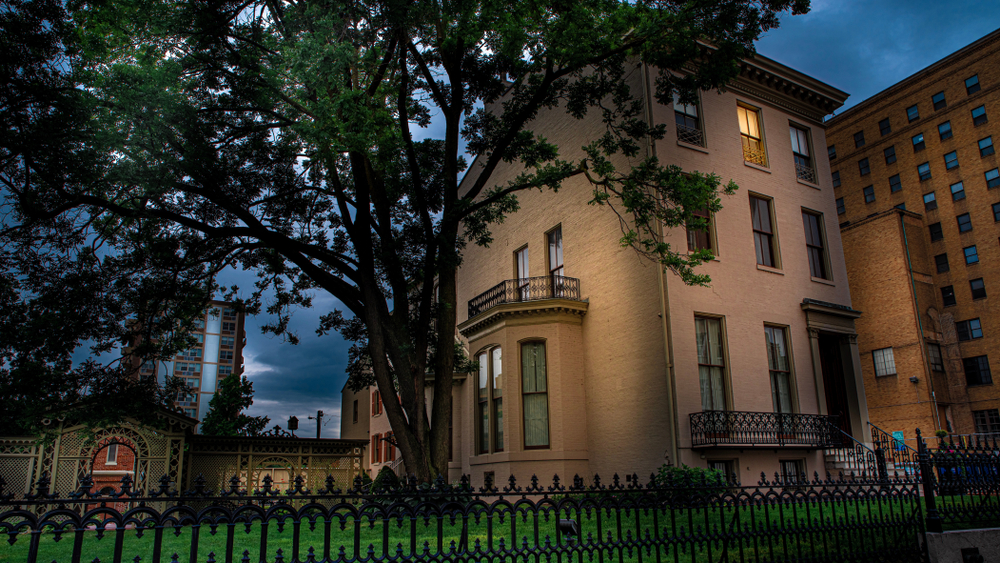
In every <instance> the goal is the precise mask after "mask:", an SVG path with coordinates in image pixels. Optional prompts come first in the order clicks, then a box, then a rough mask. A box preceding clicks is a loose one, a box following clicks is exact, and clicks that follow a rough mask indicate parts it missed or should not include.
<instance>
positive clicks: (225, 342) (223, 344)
mask: <svg viewBox="0 0 1000 563" xmlns="http://www.w3.org/2000/svg"><path fill="white" fill-rule="evenodd" d="M234 346H236V339H235V338H233V337H232V336H223V337H221V338H219V347H220V348H233V347H234Z"/></svg>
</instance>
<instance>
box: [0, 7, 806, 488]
mask: <svg viewBox="0 0 1000 563" xmlns="http://www.w3.org/2000/svg"><path fill="white" fill-rule="evenodd" d="M48 5H49V6H50V7H52V6H56V7H59V6H62V4H59V3H57V2H49V3H48ZM16 9H17V10H32V9H33V5H31V4H19V3H17V4H16ZM807 9H808V0H758V1H746V0H689V1H679V0H658V1H656V0H654V1H647V0H640V1H615V0H574V1H572V2H547V3H537V2H507V1H504V2H493V1H488V0H482V1H475V2H474V1H458V2H406V1H397V0H386V1H380V0H353V1H352V0H347V1H341V2H331V1H328V0H262V1H252V0H251V1H244V0H194V1H185V2H177V1H173V0H144V1H142V2H112V1H105V2H101V1H98V2H92V3H82V2H70V3H68V4H67V12H68V17H67V19H66V20H65V21H62V22H59V26H65V27H66V28H67V29H69V30H70V34H69V35H68V36H67V37H70V38H71V39H72V42H71V44H72V49H65V50H63V51H62V52H60V57H62V59H61V60H62V62H61V63H60V65H59V66H58V67H57V68H55V69H51V72H52V73H54V74H55V75H58V80H56V82H58V84H57V86H58V88H56V90H55V93H54V94H53V93H51V92H50V93H47V94H46V95H52V96H53V97H54V99H55V101H54V102H52V103H50V104H49V105H45V104H46V102H45V101H43V102H40V109H38V108H36V109H34V110H33V111H31V112H27V113H24V112H22V113H20V114H18V117H19V121H18V120H15V122H13V125H10V124H5V125H7V127H8V128H11V129H13V130H14V131H15V133H16V135H17V138H18V139H21V140H22V141H23V143H19V142H4V143H3V145H2V150H3V152H2V154H0V158H2V161H0V166H3V168H2V170H0V178H2V181H3V182H4V189H5V195H7V196H8V199H7V202H6V204H7V205H8V206H10V207H9V209H11V210H13V212H12V213H10V214H8V215H7V216H6V218H5V222H6V224H5V227H6V230H5V231H4V236H5V237H7V238H8V239H9V240H10V241H11V244H13V243H17V244H20V245H21V246H23V247H25V248H31V249H38V248H40V246H39V244H40V242H42V241H45V240H47V239H48V238H51V237H68V236H69V233H73V234H74V236H75V237H76V238H74V239H73V240H70V241H69V242H68V243H67V244H68V248H69V249H71V250H72V249H76V250H79V251H81V252H82V253H84V254H85V253H86V249H87V248H89V247H90V246H93V245H94V244H96V243H95V241H99V244H101V245H104V248H107V249H109V250H108V251H107V252H104V253H99V254H95V253H93V252H91V253H90V255H91V256H93V257H94V259H95V260H97V261H98V263H99V264H102V265H103V264H105V263H109V261H113V262H111V263H110V266H109V268H108V271H109V274H108V275H109V276H111V277H112V278H114V272H115V271H116V270H120V271H121V272H122V274H123V275H128V274H130V273H131V271H130V270H129V267H132V268H133V270H135V271H139V270H141V273H142V275H143V276H159V278H158V279H171V280H172V282H173V283H174V284H175V285H176V286H177V288H178V290H179V289H180V288H189V287H192V288H193V287H202V286H199V284H201V283H202V282H203V280H204V278H205V277H206V276H208V277H211V275H213V274H214V273H215V272H217V271H219V269H220V268H222V267H224V266H226V265H235V266H238V267H243V268H246V269H249V270H252V271H254V272H256V273H257V275H258V276H259V281H258V283H257V285H256V287H255V288H254V289H253V291H252V292H250V293H249V294H247V295H245V296H244V297H245V301H244V302H243V305H244V306H245V308H246V309H247V310H248V311H249V312H251V313H254V312H257V311H259V310H260V309H261V308H262V303H263V296H264V295H273V296H274V297H273V298H272V300H271V301H270V302H269V305H268V309H269V312H271V313H272V314H275V315H276V318H277V321H276V322H275V323H274V324H272V325H270V326H268V327H266V328H267V329H268V330H271V331H273V332H275V333H279V334H286V335H288V336H289V337H290V338H291V339H293V340H294V338H295V337H294V335H292V334H289V333H288V331H287V326H288V325H287V322H288V318H289V317H288V315H289V314H290V313H291V311H292V310H293V309H294V308H296V307H301V306H310V305H311V303H310V295H312V294H313V293H314V292H316V291H322V292H327V293H329V294H331V295H333V296H334V297H336V299H337V300H338V301H339V302H340V303H341V304H342V310H334V311H330V312H329V313H328V314H326V315H325V316H324V317H323V320H322V322H321V326H319V327H318V331H319V332H321V333H322V332H327V331H330V330H339V331H341V332H342V333H343V334H344V335H345V336H346V337H348V338H349V339H351V340H353V341H355V342H356V343H357V347H356V348H355V350H354V352H353V358H354V359H356V360H357V361H356V362H355V366H356V375H357V377H355V378H354V379H355V381H354V384H355V385H360V384H363V383H364V381H363V380H364V374H367V377H369V378H370V380H371V381H373V382H374V383H375V384H376V385H377V386H378V388H379V390H380V391H381V394H382V397H384V398H385V399H386V400H385V410H386V413H387V415H388V417H389V421H390V423H391V425H392V427H393V430H394V432H395V436H396V439H397V442H398V444H399V448H400V449H401V451H402V454H403V458H404V460H405V462H406V466H407V468H408V469H409V470H410V471H412V472H413V473H415V474H416V476H417V477H418V478H419V479H422V480H428V479H431V478H432V477H433V476H435V475H436V474H438V473H444V472H445V470H446V467H447V457H448V436H447V432H448V421H449V420H450V419H451V416H452V404H451V389H450V388H451V385H452V374H453V373H454V372H455V369H456V362H461V361H462V359H461V355H460V354H458V353H456V350H455V345H454V342H455V326H456V311H457V309H456V291H455V279H456V272H457V270H458V268H459V266H460V260H461V253H462V249H463V248H464V246H465V245H466V244H467V243H470V244H489V242H490V234H489V228H490V224H492V223H495V222H497V221H500V220H502V219H503V217H504V216H505V215H507V214H510V213H514V212H516V210H517V208H518V203H517V194H518V192H520V191H523V190H529V189H545V190H556V189H558V188H559V187H560V185H561V184H562V183H563V182H564V181H566V180H567V179H568V178H571V177H574V176H581V177H585V178H586V179H587V180H588V181H589V182H591V184H592V186H593V200H594V202H595V203H597V204H602V205H606V206H609V207H612V208H613V209H614V211H615V212H617V213H618V214H619V215H620V216H621V217H622V218H623V220H624V222H623V225H624V227H623V229H624V231H625V233H624V236H623V237H622V242H623V244H625V245H631V246H632V247H634V248H635V249H636V250H638V251H639V252H641V253H643V254H645V255H646V256H648V257H650V258H651V259H653V260H656V261H658V262H659V263H660V265H661V266H662V267H664V268H667V269H669V270H671V271H673V272H675V273H676V274H678V275H679V276H680V277H681V278H682V279H683V280H684V281H685V282H686V283H706V282H707V281H708V280H707V278H706V277H704V276H703V275H700V274H698V273H696V271H695V267H696V266H698V265H699V264H700V263H701V262H702V261H703V260H704V259H706V258H707V257H708V256H709V255H708V253H706V252H696V253H693V254H687V253H686V249H681V251H678V249H675V248H672V247H671V246H670V245H668V244H666V243H665V242H664V241H663V240H662V239H661V238H660V237H659V236H658V235H657V233H658V232H660V228H661V226H665V227H667V228H669V227H676V226H680V225H684V224H685V223H688V222H690V221H694V222H696V223H697V222H698V221H699V220H698V219H696V218H694V217H693V214H692V212H693V211H697V210H700V209H704V208H706V207H707V208H709V209H712V210H718V209H719V208H720V200H719V198H718V193H719V192H720V191H722V190H731V189H734V186H732V185H731V184H730V185H729V186H725V187H724V186H722V185H721V183H720V180H719V178H718V177H716V176H714V175H711V174H708V175H704V174H697V173H691V174H685V173H682V171H681V170H680V169H678V168H677V167H674V166H669V165H664V164H663V163H660V162H658V161H657V160H656V159H655V158H654V157H648V156H645V153H644V152H643V151H641V150H640V149H641V148H642V146H643V143H646V142H648V141H649V140H650V139H656V138H659V137H661V136H662V135H663V132H664V126H663V125H662V124H656V123H648V122H647V121H646V119H645V109H644V107H643V104H642V101H641V98H640V96H639V93H637V92H634V91H632V90H630V89H629V88H628V87H627V86H626V84H625V81H624V80H623V77H624V76H625V74H626V72H627V70H628V68H630V67H634V65H635V64H636V63H639V62H641V63H644V64H647V65H650V67H651V68H653V69H655V72H657V74H656V78H655V98H656V99H657V100H658V101H660V102H662V103H670V102H671V96H672V92H673V91H675V90H676V91H679V92H681V93H682V96H684V98H685V99H691V96H692V93H693V92H694V91H695V90H697V89H714V88H720V87H723V86H724V85H725V83H726V82H727V81H728V80H731V79H732V78H734V77H735V76H736V75H737V74H738V72H739V63H740V60H741V59H743V58H745V57H750V56H752V55H753V52H754V50H753V44H754V41H755V40H756V39H757V38H758V37H759V35H760V34H761V33H762V32H763V31H765V30H767V29H769V28H772V27H774V26H776V25H777V24H778V14H779V13H780V12H782V11H785V10H792V11H793V12H803V11H805V10H807ZM64 43H65V42H64ZM65 44H67V45H68V44H70V43H65ZM51 58H52V57H48V58H46V57H42V63H46V61H48V60H51ZM36 62H37V61H36ZM37 66H39V65H37V64H36V67H37ZM43 66H44V65H43ZM43 97H44V96H43ZM66 100H69V101H71V103H67V102H66ZM60 104H61V105H60ZM52 108H56V110H58V111H56V110H54V109H52ZM487 108H488V110H487ZM546 111H559V112H564V113H565V114H566V115H565V119H584V118H588V114H589V115H590V116H591V117H590V118H591V119H600V120H601V121H602V122H603V125H604V127H605V131H606V132H605V133H604V134H603V135H601V136H599V137H598V138H593V139H583V140H582V142H581V145H582V146H583V147H584V149H585V150H584V154H585V155H586V156H585V157H584V158H581V159H575V160H569V159H566V158H562V157H561V156H560V150H559V147H557V146H554V145H553V144H551V143H549V142H548V141H547V140H546V139H545V137H544V136H543V135H541V134H540V133H537V132H534V131H532V130H531V129H530V128H529V124H530V123H531V121H532V120H533V119H534V118H535V117H536V116H538V115H539V113H540V112H546ZM53 115H60V117H59V121H60V122H61V123H62V125H61V126H60V125H58V124H56V123H52V116H53ZM428 125H430V126H431V128H430V129H428V130H427V131H420V128H422V127H427V126H428ZM430 131H440V132H441V133H440V135H437V136H433V135H429V134H428V133H429V132H430ZM463 145H464V147H465V148H463ZM466 150H467V151H468V152H469V153H473V154H477V155H479V158H478V159H477V161H476V164H475V165H476V166H479V167H481V170H479V171H477V172H478V174H477V175H476V176H475V178H476V179H475V181H470V182H467V183H466V184H465V185H463V190H462V191H461V192H460V191H459V181H460V177H461V176H462V174H463V172H464V171H465V169H466V166H467V161H466V159H465V157H464V153H465V152H466ZM622 162H627V163H628V164H627V165H624V166H623V165H622V164H621V163H622ZM612 163H616V164H612ZM508 165H514V166H520V167H522V168H523V172H522V173H521V174H520V175H519V176H518V177H517V178H516V179H515V180H513V181H511V182H509V183H502V184H501V183H498V182H496V181H495V180H492V178H493V177H494V174H493V173H494V172H495V171H496V170H497V168H498V167H500V166H508ZM5 244H6V243H5ZM143 279H144V278H143ZM435 287H437V288H438V289H437V293H438V298H437V300H435V296H434V293H435ZM268 292H270V293H268ZM460 369H466V368H465V367H461V368H460ZM429 374H433V375H429ZM431 377H433V382H431V379H430V378H431ZM427 384H431V385H433V388H434V396H435V397H436V399H435V401H434V404H433V408H432V410H431V411H430V416H427V414H426V413H427V410H426V405H425V404H424V393H423V389H424V387H425V385H427ZM397 391H398V396H399V400H396V399H395V397H396V396H397Z"/></svg>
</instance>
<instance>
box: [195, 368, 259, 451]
mask: <svg viewBox="0 0 1000 563" xmlns="http://www.w3.org/2000/svg"><path fill="white" fill-rule="evenodd" d="M252 404H253V383H251V382H250V380H248V379H247V377H246V376H245V375H243V376H239V375H230V376H229V377H226V378H225V379H223V380H221V381H220V382H219V384H218V387H216V390H215V395H213V396H212V400H211V401H210V402H209V403H208V413H207V414H206V415H205V418H204V420H202V422H201V427H200V429H201V433H202V434H205V435H207V436H257V435H259V434H260V433H261V432H263V431H264V429H265V428H267V425H268V423H270V422H271V419H269V418H268V417H266V416H249V415H247V414H246V413H245V412H244V411H245V410H246V409H247V408H249V407H250V405H252Z"/></svg>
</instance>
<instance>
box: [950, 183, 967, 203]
mask: <svg viewBox="0 0 1000 563" xmlns="http://www.w3.org/2000/svg"><path fill="white" fill-rule="evenodd" d="M950 187H951V199H952V201H960V200H963V199H965V184H963V183H962V182H956V183H954V184H952V185H951V186H950Z"/></svg>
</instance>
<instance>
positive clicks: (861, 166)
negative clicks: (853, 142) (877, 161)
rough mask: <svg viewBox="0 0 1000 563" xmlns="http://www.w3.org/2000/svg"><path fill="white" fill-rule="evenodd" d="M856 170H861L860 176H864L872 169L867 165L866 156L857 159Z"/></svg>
mask: <svg viewBox="0 0 1000 563" xmlns="http://www.w3.org/2000/svg"><path fill="white" fill-rule="evenodd" d="M858 170H860V171H861V175H862V176H866V175H868V174H870V173H871V171H872V169H871V167H870V166H868V159H867V158H862V159H861V160H859V161H858Z"/></svg>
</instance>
